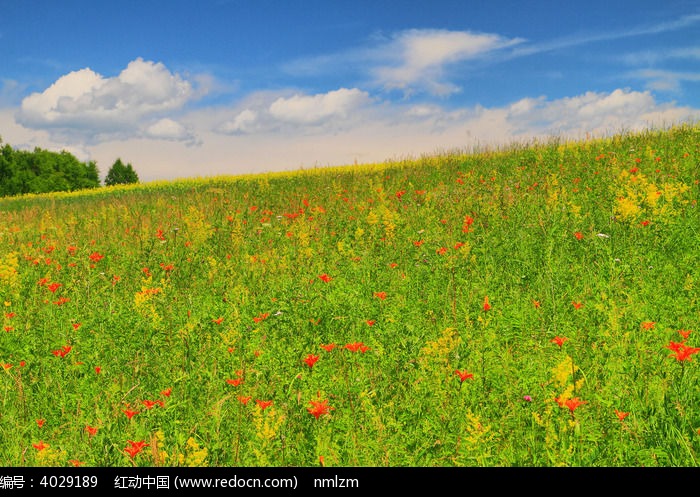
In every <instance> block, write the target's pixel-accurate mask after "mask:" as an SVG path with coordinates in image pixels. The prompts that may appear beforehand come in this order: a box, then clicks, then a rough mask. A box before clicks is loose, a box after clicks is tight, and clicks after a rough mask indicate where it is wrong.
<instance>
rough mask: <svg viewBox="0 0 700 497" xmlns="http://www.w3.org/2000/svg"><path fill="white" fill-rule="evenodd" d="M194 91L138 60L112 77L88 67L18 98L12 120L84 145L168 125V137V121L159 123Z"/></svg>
mask: <svg viewBox="0 0 700 497" xmlns="http://www.w3.org/2000/svg"><path fill="white" fill-rule="evenodd" d="M194 93H195V91H194V89H193V86H192V84H191V83H190V82H188V81H186V80H184V79H183V78H181V77H180V76H178V75H177V74H173V73H171V72H170V71H169V70H168V69H167V68H166V67H165V66H164V65H163V64H162V63H155V62H151V61H145V60H143V59H141V58H138V59H136V60H134V61H132V62H130V63H129V64H128V66H127V67H126V68H125V69H124V70H123V71H121V73H119V75H118V76H116V77H111V78H107V77H104V76H102V75H100V74H97V73H96V72H94V71H93V70H91V69H89V68H85V69H80V70H78V71H73V72H71V73H69V74H66V75H64V76H62V77H61V78H59V79H58V80H57V81H56V82H55V83H54V84H52V85H51V86H50V87H49V88H47V89H46V90H44V91H43V92H41V93H33V94H31V95H29V96H27V97H26V98H25V99H24V100H22V104H21V107H20V109H19V111H18V112H17V114H16V120H17V122H18V123H19V124H21V125H22V126H25V127H27V128H33V129H46V130H49V131H50V132H52V133H54V134H59V135H64V136H70V137H73V138H82V139H83V140H87V141H102V140H105V139H113V138H115V137H133V136H139V135H142V134H147V130H148V129H149V128H150V127H153V126H156V127H155V130H156V132H164V131H166V130H165V129H164V128H165V127H168V126H169V128H170V129H169V133H170V134H169V135H168V133H166V135H168V136H171V137H172V136H174V135H173V134H172V132H173V125H172V123H171V124H168V123H161V124H160V125H159V124H158V121H159V119H162V117H163V116H164V114H166V113H168V112H173V111H176V110H178V109H181V108H182V107H183V106H184V105H185V104H186V103H187V102H188V101H189V100H191V99H192V98H193V96H194ZM183 136H184V135H183Z"/></svg>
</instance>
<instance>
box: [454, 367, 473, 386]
mask: <svg viewBox="0 0 700 497" xmlns="http://www.w3.org/2000/svg"><path fill="white" fill-rule="evenodd" d="M455 374H456V375H457V376H459V382H460V383H462V382H463V381H464V380H473V379H474V375H473V374H472V373H468V372H467V370H466V369H465V370H464V371H460V370H459V369H456V370H455Z"/></svg>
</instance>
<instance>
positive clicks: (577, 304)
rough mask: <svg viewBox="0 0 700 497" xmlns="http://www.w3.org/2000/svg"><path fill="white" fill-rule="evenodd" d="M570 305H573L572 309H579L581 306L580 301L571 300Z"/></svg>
mask: <svg viewBox="0 0 700 497" xmlns="http://www.w3.org/2000/svg"><path fill="white" fill-rule="evenodd" d="M571 305H573V306H574V309H580V308H581V307H583V303H582V302H571Z"/></svg>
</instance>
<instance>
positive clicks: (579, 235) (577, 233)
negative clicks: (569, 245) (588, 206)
mask: <svg viewBox="0 0 700 497" xmlns="http://www.w3.org/2000/svg"><path fill="white" fill-rule="evenodd" d="M574 236H575V237H576V239H577V240H581V239H583V233H581V232H580V231H577V232H576V233H574Z"/></svg>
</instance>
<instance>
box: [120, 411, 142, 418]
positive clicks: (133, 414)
mask: <svg viewBox="0 0 700 497" xmlns="http://www.w3.org/2000/svg"><path fill="white" fill-rule="evenodd" d="M122 412H123V413H124V414H126V417H127V418H128V419H131V418H133V417H134V416H135V415H137V414H138V413H139V412H138V411H132V410H131V409H124V410H123V411H122Z"/></svg>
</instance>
